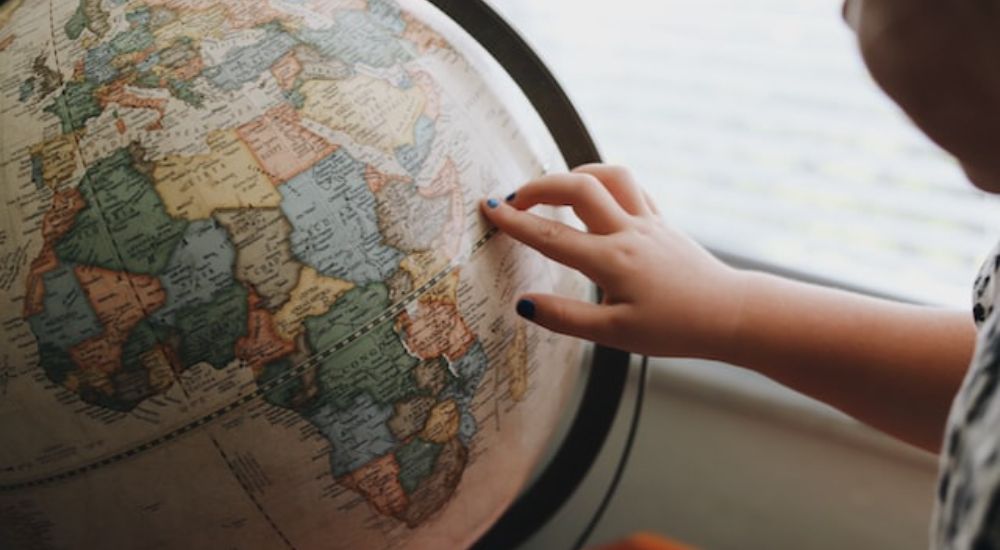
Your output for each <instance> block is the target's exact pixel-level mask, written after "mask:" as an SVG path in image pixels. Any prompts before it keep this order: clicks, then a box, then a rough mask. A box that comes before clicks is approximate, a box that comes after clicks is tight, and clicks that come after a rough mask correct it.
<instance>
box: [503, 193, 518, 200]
mask: <svg viewBox="0 0 1000 550" xmlns="http://www.w3.org/2000/svg"><path fill="white" fill-rule="evenodd" d="M516 196H517V193H511V194H509V195H507V198H506V199H504V200H506V201H507V202H510V201H512V200H514V197H516Z"/></svg>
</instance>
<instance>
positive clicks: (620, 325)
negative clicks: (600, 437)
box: [483, 164, 743, 357]
mask: <svg viewBox="0 0 1000 550" xmlns="http://www.w3.org/2000/svg"><path fill="white" fill-rule="evenodd" d="M536 204H551V205H566V206H572V207H573V210H574V211H575V212H576V214H577V216H579V217H580V219H581V220H582V221H583V223H584V224H586V226H587V228H588V230H589V232H588V233H584V232H582V231H579V230H577V229H575V228H572V227H569V226H567V225H564V224H562V223H559V222H556V221H553V220H549V219H547V218H542V217H539V216H536V215H534V214H531V213H528V212H524V210H527V209H529V208H531V207H532V206H534V205H536ZM483 212H484V213H485V215H486V217H487V218H489V220H490V221H492V222H493V223H494V224H496V225H497V227H499V228H500V229H501V230H502V231H504V232H505V233H507V234H508V235H510V236H511V237H513V238H515V239H517V240H519V241H521V242H523V243H525V244H527V245H529V246H531V247H533V248H536V249H538V250H539V251H540V252H541V253H542V254H545V255H546V256H548V257H550V258H552V259H554V260H556V261H558V262H561V263H564V264H566V265H568V266H570V267H573V268H576V269H578V270H579V271H581V272H582V273H583V274H585V275H586V276H588V277H590V278H591V279H592V280H593V281H594V282H595V283H597V285H598V286H599V287H600V288H601V289H602V290H603V291H604V300H603V303H602V304H592V303H586V302H581V301H578V300H572V299H568V298H565V297H560V296H553V295H547V294H529V295H526V296H524V297H522V299H521V300H519V302H518V305H517V308H518V312H519V313H521V314H522V315H524V316H525V317H528V318H530V319H532V320H533V321H535V322H537V323H538V324H540V325H542V326H544V327H546V328H549V329H551V330H554V331H556V332H561V333H565V334H571V335H574V336H579V337H581V338H586V339H588V340H593V341H596V342H599V343H601V344H605V345H609V346H614V347H618V348H622V349H626V350H629V351H634V352H639V353H644V354H649V355H684V356H695V357H700V356H708V355H711V351H710V350H711V348H712V347H714V346H717V345H719V344H722V343H723V342H724V341H725V339H726V338H727V337H728V335H729V334H730V333H731V332H732V330H733V327H734V324H735V323H736V320H737V315H738V310H739V306H740V304H739V302H740V298H739V296H740V295H741V286H742V280H743V278H742V277H741V275H740V272H738V271H736V270H734V269H731V268H729V267H728V266H726V265H725V264H723V263H722V262H720V261H719V260H717V259H716V258H714V257H713V256H712V255H711V254H709V253H708V252H707V251H705V250H704V249H703V248H701V247H700V246H698V245H697V244H696V243H695V242H694V241H692V240H691V239H689V238H688V237H687V236H686V235H683V234H682V233H679V232H678V231H676V230H674V229H671V228H670V227H669V226H667V224H666V223H664V222H663V220H662V219H661V218H660V216H659V214H658V212H657V210H656V205H655V204H653V202H652V201H651V200H650V198H649V197H648V195H646V194H645V193H643V191H642V190H641V189H640V188H639V186H638V185H637V184H636V182H635V180H634V179H633V178H632V176H631V175H630V174H629V173H628V171H626V170H625V169H623V168H617V167H611V166H606V165H599V164H591V165H586V166H581V167H579V168H577V169H576V170H574V171H573V172H571V173H568V174H554V175H549V176H544V177H542V178H539V179H537V180H534V181H531V182H529V183H527V184H526V185H524V186H523V187H522V188H521V189H519V190H518V191H517V193H516V194H515V195H513V196H512V197H508V199H507V201H503V200H497V199H491V200H489V201H486V202H484V203H483Z"/></svg>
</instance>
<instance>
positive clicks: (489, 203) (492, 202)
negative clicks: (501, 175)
mask: <svg viewBox="0 0 1000 550" xmlns="http://www.w3.org/2000/svg"><path fill="white" fill-rule="evenodd" d="M486 206H489V207H490V208H496V207H498V206H500V201H498V200H496V199H490V200H488V201H486Z"/></svg>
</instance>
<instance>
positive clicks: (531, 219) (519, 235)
mask: <svg viewBox="0 0 1000 550" xmlns="http://www.w3.org/2000/svg"><path fill="white" fill-rule="evenodd" d="M482 210H483V214H484V215H485V216H486V218H487V219H488V220H490V221H491V222H493V224H494V225H496V226H497V227H498V228H499V229H500V230H501V231H503V232H504V233H506V234H508V235H510V236H511V237H513V238H514V239H516V240H518V241H520V242H522V243H524V244H526V245H528V246H530V247H531V248H534V249H535V250H537V251H539V252H541V253H542V254H544V255H545V256H547V257H549V258H551V259H553V260H555V261H557V262H559V263H561V264H564V265H567V266H569V267H572V268H574V269H576V270H578V271H580V272H581V273H583V274H584V275H586V276H588V277H590V278H591V279H593V280H594V281H598V282H599V281H600V280H602V279H603V277H602V275H603V274H604V270H603V269H602V267H601V266H602V265H603V262H602V258H601V254H600V249H601V246H600V239H601V238H602V236H601V235H594V234H591V233H584V232H583V231H580V230H579V229H576V228H573V227H570V226H568V225H566V224H564V223H560V222H558V221H555V220H550V219H548V218H543V217H541V216H537V215H535V214H532V213H531V212H525V211H522V210H518V209H516V208H514V207H512V206H510V205H509V204H506V203H505V202H503V201H498V200H496V199H490V200H488V201H484V202H483V205H482Z"/></svg>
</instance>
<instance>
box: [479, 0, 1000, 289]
mask: <svg viewBox="0 0 1000 550" xmlns="http://www.w3.org/2000/svg"><path fill="white" fill-rule="evenodd" d="M493 4H494V6H495V8H496V9H497V10H498V11H500V12H501V13H502V14H503V15H504V16H506V17H507V18H508V19H509V20H510V21H511V22H512V23H513V24H514V25H515V26H516V27H517V28H518V29H519V30H520V32H521V33H522V34H523V35H524V36H525V38H526V39H527V40H528V41H529V43H531V44H532V45H533V46H534V47H535V48H536V50H537V51H538V52H539V54H540V55H541V57H542V58H543V59H544V60H546V62H547V63H548V64H549V66H550V67H551V68H552V70H553V71H554V72H555V74H556V76H557V77H558V78H559V79H560V81H561V82H562V84H563V86H564V87H565V88H566V89H567V91H568V93H569V94H570V96H571V97H572V98H573V99H574V102H575V103H576V105H577V108H578V109H579V110H580V111H581V113H582V114H583V116H584V119H585V120H586V121H587V123H588V126H589V127H590V130H591V132H592V133H593V134H594V136H595V138H596V139H597V141H598V143H599V146H600V147H601V149H602V152H603V154H604V156H605V158H606V160H608V161H609V162H615V163H620V164H624V165H626V166H629V167H630V168H632V170H633V171H634V172H635V173H636V175H637V176H638V178H639V179H640V181H641V182H642V183H643V185H644V186H645V187H646V188H647V189H648V190H649V191H650V192H651V194H653V196H654V197H655V198H656V200H657V202H658V204H659V205H660V207H661V210H663V211H664V214H665V216H666V218H667V219H668V220H669V221H670V222H672V223H674V224H675V225H677V226H679V227H681V228H682V229H684V230H685V231H688V232H689V233H690V234H692V235H693V236H694V237H696V238H697V239H699V240H700V241H701V242H702V243H704V244H705V245H707V246H709V247H710V248H712V249H715V250H718V251H720V252H723V253H726V254H733V255H736V256H740V257H747V258H752V259H754V260H756V261H762V262H766V263H768V264H770V265H774V266H777V267H781V268H785V269H792V270H795V271H799V272H804V273H806V274H812V275H815V276H819V277H822V278H826V279H833V280H837V281H842V282H844V283H846V284H849V285H851V286H855V287H860V288H865V289H870V290H873V291H876V292H880V293H885V294H889V295H894V296H898V297H901V298H907V299H913V300H917V301H922V302H927V303H933V304H943V305H953V306H958V307H968V304H969V294H970V286H971V281H972V279H973V278H974V276H975V273H976V271H977V269H978V265H979V262H980V261H981V260H982V258H984V257H985V255H986V253H987V252H988V251H989V250H990V248H991V246H992V245H993V243H994V242H996V240H997V239H1000V201H998V200H997V199H995V198H993V197H990V196H987V195H986V194H984V193H981V192H979V191H977V190H976V189H975V188H974V187H972V185H971V184H969V183H968V182H967V181H966V179H965V177H964V175H963V174H962V172H961V170H960V169H959V168H958V166H957V164H956V163H955V162H954V161H953V160H952V159H950V158H949V157H948V156H947V155H946V154H945V153H943V152H941V151H940V150H938V149H937V148H936V147H935V146H934V145H933V144H932V143H930V142H929V140H927V139H926V138H925V137H923V135H922V134H921V133H920V132H919V131H918V130H917V129H916V128H915V127H913V126H912V125H911V123H910V122H909V121H908V120H907V119H906V117H905V115H903V114H902V112H901V111H899V109H898V108H897V107H896V106H895V105H894V104H893V103H892V102H891V101H890V100H889V99H888V98H886V97H885V96H884V95H883V94H882V93H881V92H880V91H879V90H878V89H877V87H876V86H875V84H874V83H873V82H872V81H871V79H870V78H869V76H868V74H867V72H866V70H865V68H864V65H863V63H862V61H861V59H860V56H859V54H858V51H857V47H856V45H855V43H854V36H853V34H852V33H851V31H850V30H849V29H848V28H847V27H846V25H845V24H844V23H843V22H842V20H841V18H840V2H839V0H760V1H754V2H746V1H745V0H616V1H614V2H607V1H605V0H542V1H539V0H494V2H493Z"/></svg>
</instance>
